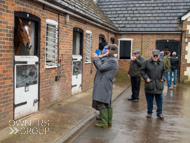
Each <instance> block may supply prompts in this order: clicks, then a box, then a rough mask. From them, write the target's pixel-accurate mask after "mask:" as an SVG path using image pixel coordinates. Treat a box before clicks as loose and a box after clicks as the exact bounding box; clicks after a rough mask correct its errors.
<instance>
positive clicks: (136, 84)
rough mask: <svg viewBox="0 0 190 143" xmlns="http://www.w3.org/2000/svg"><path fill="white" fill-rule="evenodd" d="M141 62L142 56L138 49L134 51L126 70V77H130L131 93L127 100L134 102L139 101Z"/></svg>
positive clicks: (142, 60)
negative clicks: (127, 70)
mask: <svg viewBox="0 0 190 143" xmlns="http://www.w3.org/2000/svg"><path fill="white" fill-rule="evenodd" d="M143 62H144V58H143V57H142V56H141V55H140V51H139V50H136V51H134V52H133V57H132V59H131V62H130V67H129V72H128V77H130V78H131V88H132V95H131V98H129V99H128V100H129V101H134V102H138V101H139V90H140V84H141V73H140V69H141V66H142V63H143Z"/></svg>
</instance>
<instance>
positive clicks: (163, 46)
mask: <svg viewBox="0 0 190 143" xmlns="http://www.w3.org/2000/svg"><path fill="white" fill-rule="evenodd" d="M156 49H158V50H160V51H168V50H169V51H170V52H171V54H172V52H174V51H175V52H176V53H177V57H178V59H179V66H178V73H177V79H178V82H179V80H180V63H181V46H180V41H176V40H157V41H156Z"/></svg>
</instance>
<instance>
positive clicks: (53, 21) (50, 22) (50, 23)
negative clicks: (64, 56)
mask: <svg viewBox="0 0 190 143" xmlns="http://www.w3.org/2000/svg"><path fill="white" fill-rule="evenodd" d="M47 24H49V25H53V26H56V29H57V28H58V23H57V22H56V21H55V20H51V19H46V32H47ZM46 36H47V35H46ZM57 38H58V36H57V30H56V42H55V44H57V40H58V39H57ZM56 50H57V47H56ZM45 51H46V49H45ZM55 59H57V53H55ZM56 67H57V61H55V65H54V66H49V65H46V52H45V68H56Z"/></svg>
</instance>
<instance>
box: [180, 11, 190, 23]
mask: <svg viewBox="0 0 190 143" xmlns="http://www.w3.org/2000/svg"><path fill="white" fill-rule="evenodd" d="M188 17H190V11H188V12H187V13H186V14H184V15H183V16H182V17H181V20H182V21H184V20H186V19H187V18H188Z"/></svg>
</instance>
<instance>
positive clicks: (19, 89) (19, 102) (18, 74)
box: [14, 56, 39, 120]
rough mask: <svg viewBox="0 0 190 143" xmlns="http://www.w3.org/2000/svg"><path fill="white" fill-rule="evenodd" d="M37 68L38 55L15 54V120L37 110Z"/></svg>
mask: <svg viewBox="0 0 190 143" xmlns="http://www.w3.org/2000/svg"><path fill="white" fill-rule="evenodd" d="M38 68H39V67H38V57H36V56H15V73H14V77H15V79H14V82H15V84H14V119H15V120H16V119H19V118H21V117H24V116H26V115H29V114H31V113H34V112H36V111H38V85H39V84H38V76H39V75H38Z"/></svg>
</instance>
